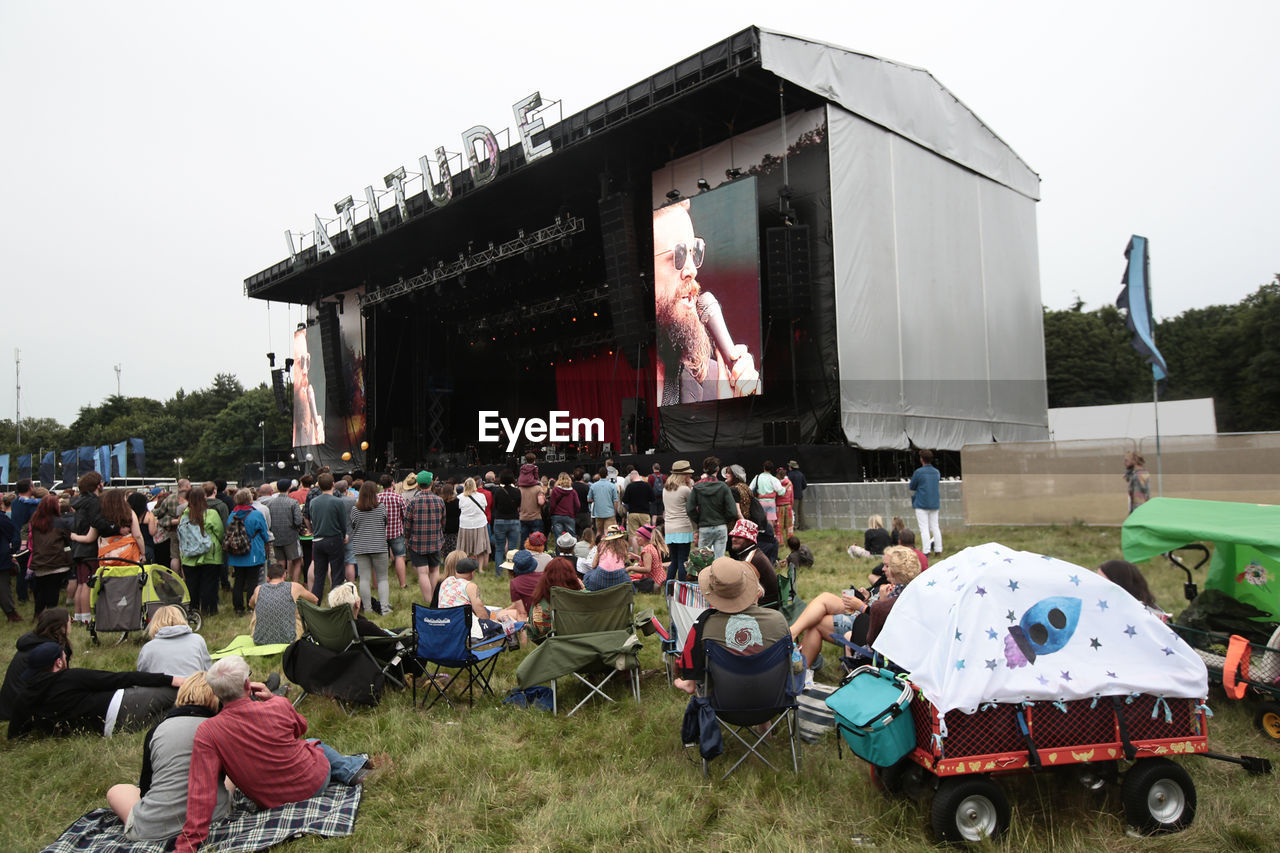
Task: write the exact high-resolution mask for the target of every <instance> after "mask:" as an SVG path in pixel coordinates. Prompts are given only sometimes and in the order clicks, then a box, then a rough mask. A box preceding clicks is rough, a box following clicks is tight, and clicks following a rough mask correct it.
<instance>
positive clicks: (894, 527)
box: [889, 515, 907, 545]
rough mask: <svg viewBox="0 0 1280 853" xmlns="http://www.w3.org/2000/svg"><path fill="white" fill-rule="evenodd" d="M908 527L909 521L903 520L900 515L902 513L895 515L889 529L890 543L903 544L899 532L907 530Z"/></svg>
mask: <svg viewBox="0 0 1280 853" xmlns="http://www.w3.org/2000/svg"><path fill="white" fill-rule="evenodd" d="M906 529H907V523H906V522H905V521H903V520H902V516H900V515H895V516H894V517H893V522H892V523H891V525H890V530H889V542H890V544H892V545H901V544H902V542H901V540H899V538H898V536H899V534H901V533H902V531H904V530H906Z"/></svg>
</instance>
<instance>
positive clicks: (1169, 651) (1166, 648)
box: [1160, 646, 1173, 655]
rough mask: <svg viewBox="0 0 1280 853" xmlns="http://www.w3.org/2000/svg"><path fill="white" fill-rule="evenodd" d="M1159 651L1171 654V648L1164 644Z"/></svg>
mask: <svg viewBox="0 0 1280 853" xmlns="http://www.w3.org/2000/svg"><path fill="white" fill-rule="evenodd" d="M1160 651H1162V652H1164V653H1165V654H1166V655H1171V654H1173V649H1171V648H1169V647H1168V646H1165V647H1164V648H1163V649H1161V650H1160Z"/></svg>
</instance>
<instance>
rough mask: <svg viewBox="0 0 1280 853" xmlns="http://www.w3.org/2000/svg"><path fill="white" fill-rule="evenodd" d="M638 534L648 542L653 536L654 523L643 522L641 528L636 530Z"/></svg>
mask: <svg viewBox="0 0 1280 853" xmlns="http://www.w3.org/2000/svg"><path fill="white" fill-rule="evenodd" d="M636 535H637V536H639V537H640V538H641V539H643V540H644V541H646V542H648V541H649V540H650V539H652V538H653V525H652V524H642V525H641V526H640V529H639V530H637V531H636Z"/></svg>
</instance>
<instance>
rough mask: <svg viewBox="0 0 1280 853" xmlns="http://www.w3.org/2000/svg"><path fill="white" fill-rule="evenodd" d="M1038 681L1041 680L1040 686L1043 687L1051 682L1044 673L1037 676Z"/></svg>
mask: <svg viewBox="0 0 1280 853" xmlns="http://www.w3.org/2000/svg"><path fill="white" fill-rule="evenodd" d="M1036 681H1038V682H1040V686H1041V687H1043V686H1045V685H1047V684H1048V683H1049V679H1047V678H1045V677H1044V676H1043V675H1037V676H1036Z"/></svg>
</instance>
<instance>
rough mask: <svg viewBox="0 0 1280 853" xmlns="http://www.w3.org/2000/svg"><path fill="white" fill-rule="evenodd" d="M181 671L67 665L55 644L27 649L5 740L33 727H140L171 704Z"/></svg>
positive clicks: (52, 730)
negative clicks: (78, 667)
mask: <svg viewBox="0 0 1280 853" xmlns="http://www.w3.org/2000/svg"><path fill="white" fill-rule="evenodd" d="M182 681H183V678H182V676H180V675H164V674H160V673H154V672H106V671H104V670H99V669H68V668H67V653H66V650H65V649H64V648H63V647H62V646H61V645H60V644H59V643H53V642H48V643H41V644H40V645H38V646H36V647H35V648H33V649H32V650H31V651H29V652H27V667H26V669H25V670H24V671H23V673H22V675H21V677H20V682H21V685H22V686H21V687H20V688H19V690H18V694H17V696H16V697H15V699H14V704H13V709H12V712H13V716H12V717H11V718H10V720H9V739H10V740H12V739H13V738H16V737H20V736H21V735H24V734H27V733H28V732H32V731H40V732H44V733H46V734H69V733H73V732H97V733H98V734H101V735H102V736H103V737H110V736H111V735H112V734H113V733H115V732H117V731H121V732H123V731H140V730H141V729H145V728H146V727H147V726H149V725H150V724H151V722H152V720H154V719H155V718H156V717H158V716H159V715H160V714H162V713H164V712H165V711H167V710H168V709H169V708H172V707H173V700H174V697H176V696H177V694H178V690H177V688H179V687H181V686H182Z"/></svg>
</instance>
